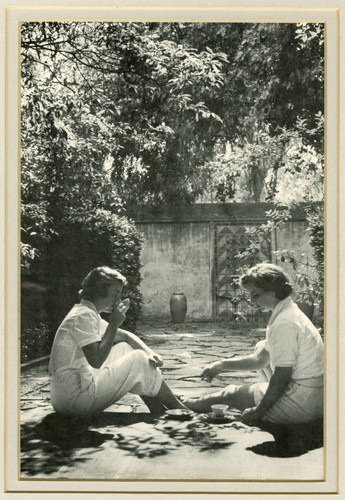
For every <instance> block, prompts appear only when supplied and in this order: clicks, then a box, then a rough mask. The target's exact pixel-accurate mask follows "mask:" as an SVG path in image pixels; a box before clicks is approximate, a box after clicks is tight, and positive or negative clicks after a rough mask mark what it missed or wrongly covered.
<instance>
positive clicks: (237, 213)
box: [128, 202, 323, 224]
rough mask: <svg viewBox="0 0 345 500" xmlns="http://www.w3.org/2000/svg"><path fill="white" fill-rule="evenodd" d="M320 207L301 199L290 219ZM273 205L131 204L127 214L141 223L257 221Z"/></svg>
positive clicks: (318, 204) (296, 218) (303, 217)
mask: <svg viewBox="0 0 345 500" xmlns="http://www.w3.org/2000/svg"><path fill="white" fill-rule="evenodd" d="M310 206H315V207H322V206H323V203H322V202H313V203H301V204H300V205H298V207H295V208H294V209H292V220H294V221H305V220H306V212H305V209H306V208H307V207H310ZM273 208H274V204H273V203H196V204H191V205H187V204H180V205H162V206H157V207H153V206H149V205H137V206H134V207H131V209H130V210H129V213H128V215H129V216H130V217H131V218H132V219H133V220H134V221H135V222H136V223H140V224H149V223H168V222H171V223H173V222H179V223H182V222H212V221H214V222H220V221H225V220H226V221H229V219H231V222H234V223H236V222H239V223H240V222H259V221H265V220H266V216H265V214H266V212H267V211H268V210H271V209H273Z"/></svg>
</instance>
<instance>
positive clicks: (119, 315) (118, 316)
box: [109, 302, 128, 329]
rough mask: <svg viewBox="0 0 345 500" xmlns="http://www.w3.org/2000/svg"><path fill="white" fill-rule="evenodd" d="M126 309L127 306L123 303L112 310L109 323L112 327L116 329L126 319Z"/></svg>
mask: <svg viewBox="0 0 345 500" xmlns="http://www.w3.org/2000/svg"><path fill="white" fill-rule="evenodd" d="M127 309H128V307H127V305H126V304H124V303H123V302H120V304H119V305H118V306H117V307H115V308H114V309H113V312H112V313H111V316H110V321H109V323H110V324H111V326H112V327H114V328H116V329H117V328H118V327H119V326H120V325H122V323H123V322H124V321H125V319H126V311H127Z"/></svg>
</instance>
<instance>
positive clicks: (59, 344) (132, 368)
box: [49, 266, 186, 417]
mask: <svg viewBox="0 0 345 500" xmlns="http://www.w3.org/2000/svg"><path fill="white" fill-rule="evenodd" d="M125 283H126V278H125V277H124V276H123V275H122V274H121V273H119V272H118V271H116V270H114V269H111V268H109V267H106V266H102V267H97V268H95V269H93V270H92V271H91V272H90V273H89V274H88V275H87V276H86V277H85V279H84V280H83V283H82V289H81V290H80V292H79V295H80V297H81V301H80V303H79V304H75V305H74V306H73V308H72V309H71V311H70V312H69V313H68V314H67V316H66V317H65V319H64V320H63V322H62V323H61V325H60V327H59V329H58V331H57V333H56V335H55V338H54V343H53V347H52V352H51V356H50V362H49V373H50V387H51V398H52V404H53V407H54V409H55V410H56V411H57V412H59V413H63V414H67V415H73V416H79V417H88V416H92V415H94V414H97V413H99V412H101V411H103V410H105V409H106V408H108V407H109V406H111V405H112V404H114V403H115V402H116V401H118V400H119V399H121V398H122V397H123V396H124V395H125V394H127V393H128V392H131V393H133V394H138V395H140V396H141V397H142V399H143V400H144V402H145V403H146V405H147V406H148V407H149V409H150V410H151V411H164V409H167V408H168V409H173V408H186V407H185V406H184V405H183V403H181V401H179V400H178V399H177V398H176V397H175V396H174V394H173V393H172V392H171V390H170V389H169V387H168V386H167V384H166V382H165V381H164V380H163V377H162V374H161V371H160V370H159V367H160V366H162V364H163V361H162V359H161V357H160V356H159V355H158V354H157V353H155V352H154V351H153V350H152V349H150V348H149V347H148V346H147V345H146V344H145V343H144V342H143V341H142V340H140V339H139V338H138V337H137V336H136V335H134V334H133V333H131V332H128V331H126V330H122V329H121V328H120V325H121V324H122V323H123V321H124V320H125V318H126V311H127V310H128V308H129V299H124V300H123V301H122V300H121V292H122V288H123V285H124V284H125ZM102 312H105V313H109V314H110V321H109V323H107V322H106V321H105V320H103V319H102V318H101V316H100V313H102Z"/></svg>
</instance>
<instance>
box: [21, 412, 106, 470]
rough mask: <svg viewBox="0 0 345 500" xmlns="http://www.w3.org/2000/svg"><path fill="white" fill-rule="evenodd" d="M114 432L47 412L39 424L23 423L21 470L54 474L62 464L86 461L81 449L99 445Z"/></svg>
mask: <svg viewBox="0 0 345 500" xmlns="http://www.w3.org/2000/svg"><path fill="white" fill-rule="evenodd" d="M112 438H113V435H111V434H102V433H100V432H97V431H91V430H89V429H88V423H87V422H84V421H82V420H79V419H72V418H66V417H62V416H60V415H58V414H56V413H51V414H49V415H47V416H46V417H45V418H43V420H42V421H41V422H39V423H33V422H29V423H25V424H23V425H21V472H22V473H23V474H25V475H29V476H35V475H40V474H41V475H42V474H45V475H46V474H53V473H54V472H56V471H57V470H58V469H59V468H60V467H62V466H68V465H71V464H72V463H73V464H76V463H78V462H84V461H85V460H86V458H82V457H76V456H75V453H76V450H78V449H80V448H98V447H100V446H101V445H102V444H103V443H104V442H105V441H106V440H108V439H112Z"/></svg>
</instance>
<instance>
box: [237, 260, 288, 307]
mask: <svg viewBox="0 0 345 500" xmlns="http://www.w3.org/2000/svg"><path fill="white" fill-rule="evenodd" d="M240 282H241V285H242V286H244V287H245V286H246V285H247V284H248V283H253V284H254V285H255V286H257V287H258V288H261V289H262V290H265V292H274V293H275V296H276V297H277V299H279V300H283V299H286V297H288V296H289V295H290V294H291V293H292V290H293V286H292V284H291V282H290V278H289V276H288V275H287V274H286V273H285V271H284V270H283V269H282V268H281V267H279V266H276V265H274V264H270V263H268V262H263V263H261V264H257V265H256V266H254V267H251V268H250V269H248V271H247V272H246V273H245V274H244V275H243V276H241V278H240Z"/></svg>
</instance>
